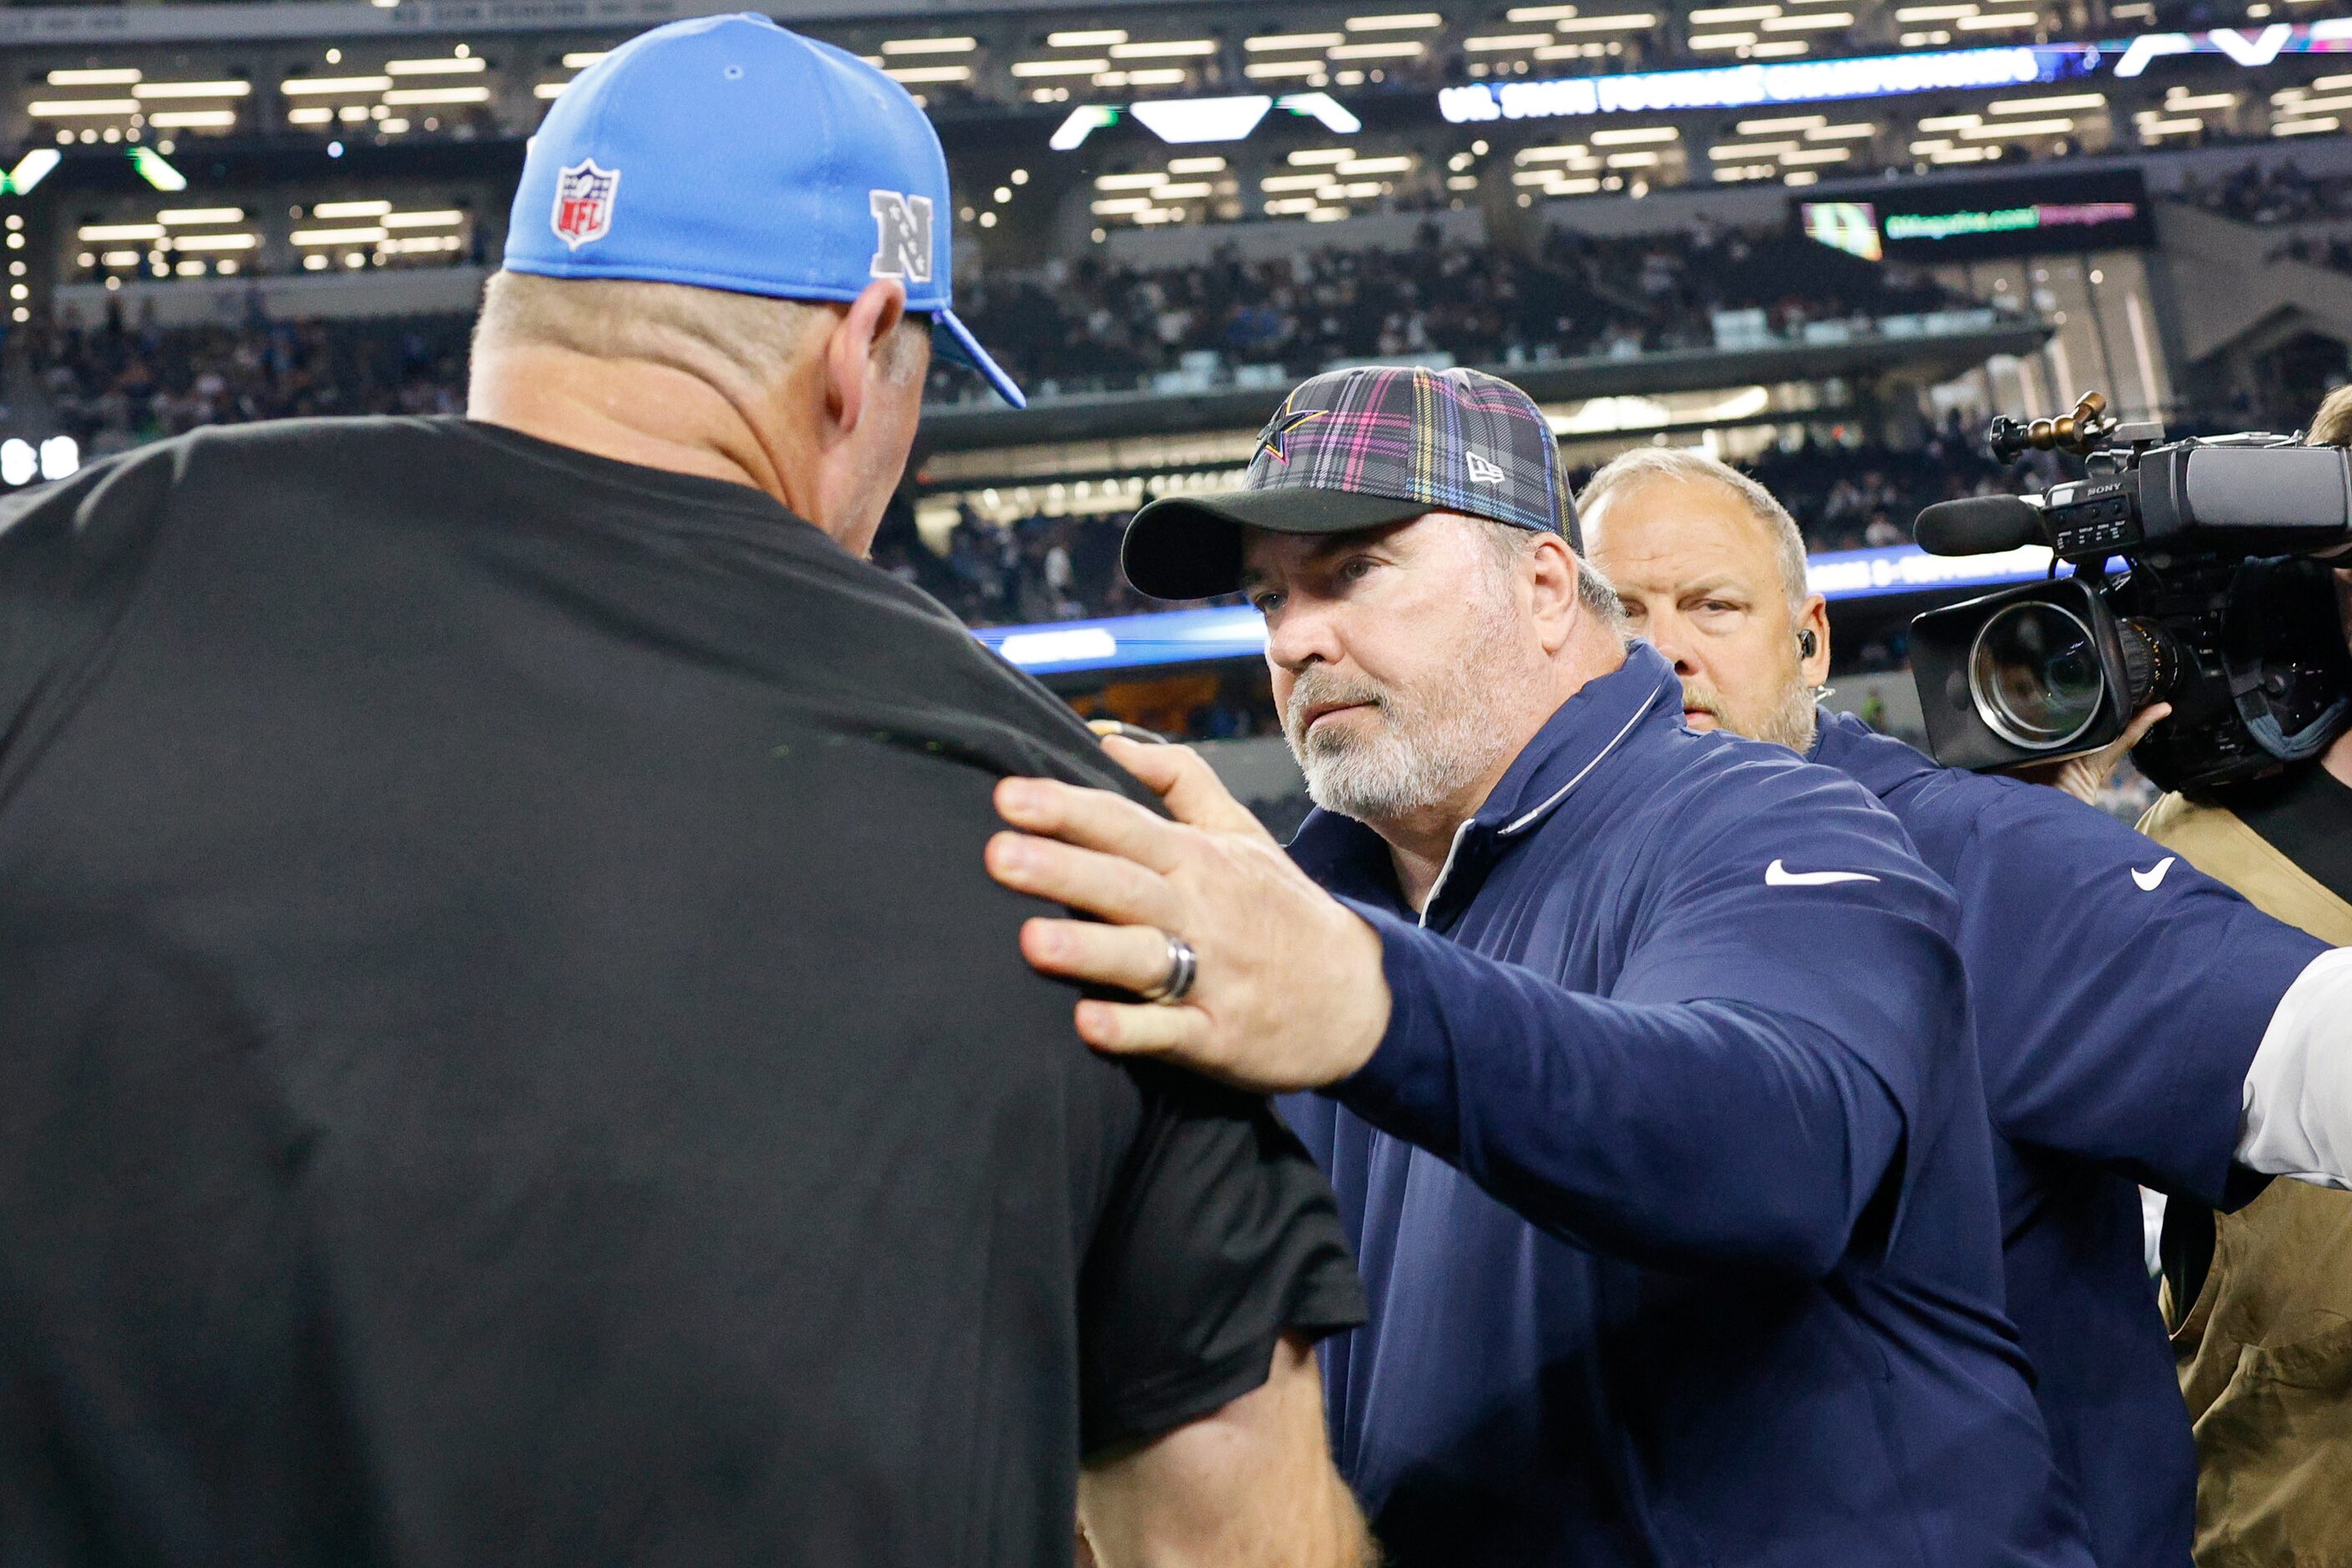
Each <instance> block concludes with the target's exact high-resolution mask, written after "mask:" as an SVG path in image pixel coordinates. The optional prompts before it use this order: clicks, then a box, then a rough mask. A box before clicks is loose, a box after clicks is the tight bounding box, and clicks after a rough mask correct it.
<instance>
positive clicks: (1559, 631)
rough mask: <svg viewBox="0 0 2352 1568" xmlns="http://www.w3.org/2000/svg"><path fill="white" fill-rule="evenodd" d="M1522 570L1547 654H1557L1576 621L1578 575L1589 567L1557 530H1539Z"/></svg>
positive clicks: (1578, 601)
mask: <svg viewBox="0 0 2352 1568" xmlns="http://www.w3.org/2000/svg"><path fill="white" fill-rule="evenodd" d="M1520 570H1521V571H1522V572H1525V573H1528V574H1530V575H1529V577H1528V590H1529V592H1530V595H1532V605H1531V606H1530V607H1531V608H1533V610H1534V611H1535V617H1536V636H1537V637H1538V638H1540V639H1541V640H1542V642H1543V650H1544V652H1546V653H1548V654H1552V653H1558V652H1559V650H1560V649H1561V648H1562V647H1565V646H1566V645H1567V642H1568V635H1569V631H1570V628H1571V627H1572V626H1574V625H1575V624H1576V615H1577V610H1578V608H1579V607H1580V600H1579V599H1578V597H1577V592H1576V577H1577V574H1578V573H1580V572H1583V571H1585V570H1587V568H1586V566H1585V564H1584V563H1583V562H1581V561H1580V560H1578V559H1577V558H1576V555H1575V553H1574V552H1571V551H1570V549H1569V547H1568V542H1567V541H1566V540H1564V539H1562V538H1560V536H1559V535H1558V534H1556V533H1539V534H1538V535H1537V536H1536V542H1535V546H1534V548H1532V549H1530V550H1529V551H1528V552H1527V554H1526V556H1525V557H1523V558H1522V563H1521V565H1520Z"/></svg>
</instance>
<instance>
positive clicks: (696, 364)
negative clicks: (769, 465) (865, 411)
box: [474, 271, 929, 386]
mask: <svg viewBox="0 0 2352 1568" xmlns="http://www.w3.org/2000/svg"><path fill="white" fill-rule="evenodd" d="M832 317H833V311H832V310H831V309H830V308H829V307H828V306H826V305H824V304H823V303H821V302H817V301H814V300H776V299H771V298H769V297H767V296H766V295H763V294H738V293H733V292H730V291H728V290H725V289H696V288H691V287H688V285H685V284H682V283H646V282H639V281H637V280H635V279H624V278H541V277H540V276H538V275H537V274H534V273H526V272H505V271H501V272H499V273H496V274H494V275H493V276H492V277H491V279H490V281H489V285H488V289H486V291H485V292H484V294H483V297H482V313H481V315H480V317H479V318H478V320H477V321H475V323H474V347H475V350H476V352H477V353H479V352H480V351H481V350H483V349H486V348H503V347H508V346H520V345H537V346H541V347H547V348H560V349H569V350H571V351H572V352H573V353H582V354H588V355H592V356H593V357H595V358H597V359H634V360H646V361H649V362H651V363H656V364H662V365H667V366H669V367H670V368H671V369H673V370H679V371H684V372H685V373H686V374H689V375H693V376H696V377H698V378H700V379H702V380H706V381H712V382H719V383H724V382H730V381H744V382H748V383H750V384H751V385H754V386H765V385H769V384H772V383H774V382H775V381H777V380H778V379H780V378H781V377H782V376H783V374H785V373H786V372H787V371H789V370H790V369H791V368H792V366H793V363H795V362H796V361H797V360H798V359H799V358H800V356H801V355H802V354H803V353H806V352H807V350H808V345H809V342H810V340H811V338H812V336H813V335H814V333H815V332H816V331H818V330H819V329H820V328H821V327H822V326H823V325H824V323H825V322H826V321H830V320H831V319H832ZM928 331H929V321H928V319H926V318H922V317H918V316H913V315H909V316H908V318H907V319H906V321H905V322H904V323H903V324H902V326H901V327H900V329H899V331H898V334H897V336H896V337H895V338H894V340H893V342H891V345H890V348H889V350H888V353H889V355H890V360H889V368H890V371H891V373H892V374H894V375H903V374H907V373H908V372H910V371H911V370H912V369H913V367H914V366H916V365H918V364H919V363H921V360H920V358H919V356H917V355H915V354H914V353H912V352H911V346H912V343H913V341H914V339H915V338H916V337H917V336H919V335H921V334H923V333H926V332H928Z"/></svg>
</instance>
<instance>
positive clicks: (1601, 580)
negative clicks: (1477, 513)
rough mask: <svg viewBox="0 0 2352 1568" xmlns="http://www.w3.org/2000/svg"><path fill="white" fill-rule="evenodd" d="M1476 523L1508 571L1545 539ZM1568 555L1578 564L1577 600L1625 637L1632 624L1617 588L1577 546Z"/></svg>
mask: <svg viewBox="0 0 2352 1568" xmlns="http://www.w3.org/2000/svg"><path fill="white" fill-rule="evenodd" d="M1473 521H1477V522H1478V523H1479V524H1480V525H1481V527H1482V530H1483V531H1484V532H1485V534H1486V544H1487V547H1488V548H1489V549H1491V550H1492V551H1493V552H1495V563H1496V566H1498V567H1501V568H1504V569H1508V568H1510V567H1513V566H1516V565H1517V564H1518V563H1519V562H1520V560H1521V559H1523V558H1524V557H1525V556H1526V555H1527V553H1528V552H1529V551H1531V550H1533V549H1534V548H1535V547H1536V546H1537V544H1538V543H1539V542H1541V541H1542V539H1543V537H1544V536H1543V534H1542V533H1539V532H1538V531H1536V530H1534V529H1532V528H1519V527H1517V526H1515V525H1513V524H1511V523H1507V522H1488V521H1486V520H1485V519H1483V518H1480V519H1474V520H1473ZM1561 542H1562V543H1566V542H1567V541H1566V540H1562V541H1561ZM1568 553H1569V555H1570V558H1572V559H1573V560H1574V561H1575V562H1576V596H1577V599H1578V600H1579V602H1580V603H1581V604H1582V605H1584V607H1585V608H1586V609H1587V610H1589V611H1591V613H1592V615H1593V616H1595V617H1596V618H1598V619H1599V620H1600V622H1601V625H1602V626H1609V627H1612V629H1614V630H1615V631H1617V632H1618V633H1620V634H1621V635H1622V634H1625V633H1626V632H1627V630H1628V627H1629V626H1630V623H1629V622H1628V621H1627V620H1626V618H1625V602H1624V601H1623V600H1622V599H1620V598H1619V597H1618V596H1617V590H1616V588H1615V586H1614V585H1612V584H1611V583H1610V581H1609V579H1608V577H1607V576H1605V575H1604V574H1602V573H1601V568H1600V567H1598V566H1595V565H1594V564H1593V563H1591V561H1589V560H1587V559H1586V558H1585V557H1584V556H1583V555H1581V554H1580V553H1579V552H1577V549H1576V547H1575V546H1574V545H1572V544H1571V545H1569V550H1568Z"/></svg>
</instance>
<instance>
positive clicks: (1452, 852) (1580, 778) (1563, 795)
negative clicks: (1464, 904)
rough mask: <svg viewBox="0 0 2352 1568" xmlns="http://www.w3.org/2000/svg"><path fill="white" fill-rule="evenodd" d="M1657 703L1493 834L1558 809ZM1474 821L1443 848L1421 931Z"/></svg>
mask: <svg viewBox="0 0 2352 1568" xmlns="http://www.w3.org/2000/svg"><path fill="white" fill-rule="evenodd" d="M1657 700H1658V694H1657V692H1655V691H1653V692H1651V693H1650V696H1649V700H1648V701H1645V702H1643V704H1642V706H1641V707H1639V708H1637V709H1635V710H1633V717H1632V718H1631V719H1628V720H1626V721H1625V727H1624V728H1623V729H1622V730H1620V731H1617V732H1616V733H1615V734H1614V735H1612V736H1610V737H1609V743H1608V744H1607V745H1605V746H1603V747H1601V750H1600V751H1598V752H1595V753H1593V757H1592V760H1591V762H1589V763H1585V764H1584V765H1583V766H1582V767H1580V768H1579V769H1577V770H1576V776H1575V777H1574V778H1572V779H1570V780H1569V781H1568V782H1567V783H1566V784H1562V785H1560V786H1559V789H1558V790H1557V791H1556V792H1554V794H1553V795H1552V797H1551V798H1550V799H1549V800H1548V801H1545V802H1544V803H1543V804H1542V805H1539V806H1537V807H1536V808H1535V809H1534V810H1533V811H1530V812H1528V813H1526V814H1525V815H1524V816H1520V817H1519V819H1518V820H1517V821H1516V822H1512V823H1509V824H1507V825H1506V826H1503V827H1500V828H1498V829H1496V832H1497V833H1498V834H1501V835H1503V836H1505V837H1508V836H1509V835H1511V834H1514V833H1517V832H1518V831H1519V830H1520V829H1521V828H1523V827H1526V826H1528V824H1530V823H1532V822H1534V821H1535V819H1536V818H1538V817H1539V816H1542V815H1543V814H1544V813H1545V812H1547V811H1549V810H1550V809H1551V808H1552V807H1553V806H1556V805H1559V803H1560V802H1561V801H1564V800H1566V799H1567V798H1568V792H1569V791H1570V790H1572V789H1574V788H1575V787H1576V786H1577V785H1578V784H1582V783H1583V782H1584V775H1585V774H1587V773H1591V771H1592V770H1593V769H1595V768H1597V767H1599V766H1600V765H1601V758H1603V757H1605V756H1607V755H1608V754H1609V753H1610V752H1613V751H1615V750H1616V749H1617V743H1618V742H1621V741H1622V740H1623V739H1624V738H1625V737H1626V736H1628V735H1630V734H1632V733H1633V726H1634V725H1636V724H1638V723H1640V722H1641V721H1642V716H1643V714H1645V713H1647V712H1648V711H1649V710H1650V708H1651V705H1652V704H1653V703H1654V702H1656V701H1657ZM1476 821H1477V817H1476V816H1475V815H1473V816H1465V817H1464V818H1463V819H1462V822H1461V825H1460V826H1457V827H1455V828H1454V842H1453V843H1452V844H1450V845H1448V846H1447V847H1446V850H1445V863H1444V865H1442V866H1440V867H1438V868H1437V880H1435V881H1433V882H1432V883H1431V884H1430V885H1429V897H1428V898H1426V899H1424V900H1422V905H1421V921H1420V923H1421V925H1422V926H1423V929H1426V928H1427V927H1428V925H1429V911H1430V910H1433V909H1435V908H1436V907H1437V896H1438V895H1439V894H1440V893H1442V892H1444V890H1445V879H1446V878H1447V877H1448V876H1450V875H1452V873H1453V870H1454V857H1455V856H1456V855H1459V854H1460V853H1462V841H1463V840H1464V839H1465V838H1467V837H1469V836H1470V829H1471V827H1472V826H1473V825H1474V824H1475V822H1476Z"/></svg>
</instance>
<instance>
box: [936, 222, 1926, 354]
mask: <svg viewBox="0 0 2352 1568" xmlns="http://www.w3.org/2000/svg"><path fill="white" fill-rule="evenodd" d="M1966 303H1971V301H1962V300H1957V299H1955V298H1954V297H1953V296H1952V295H1950V294H1949V293H1948V292H1946V291H1945V290H1943V289H1940V288H1938V287H1937V286H1936V285H1935V284H1933V283H1932V282H1930V281H1928V280H1927V279H1926V278H1925V277H1924V276H1918V275H1914V274H1910V273H1907V272H1906V270H1905V269H1903V268H1895V267H1882V266H1878V265H1875V264H1873V263H1871V262H1868V261H1865V260H1863V259H1861V258H1857V257H1851V256H1847V255H1845V254H1843V252H1840V251H1835V250H1832V249H1830V248H1828V247H1824V246H1822V245H1819V244H1817V243H1815V242H1813V241H1812V240H1810V239H1808V238H1806V237H1804V236H1802V235H1801V234H1799V233H1797V232H1795V231H1793V230H1784V231H1777V232H1776V231H1757V232H1751V231H1743V230H1738V229H1730V228H1724V227H1720V226H1717V225H1714V224H1711V223H1708V222H1706V221H1705V220H1704V219H1702V220H1701V221H1700V222H1699V223H1698V224H1696V225H1695V226H1693V227H1692V228H1691V229H1690V230H1688V231H1685V232H1681V233H1677V234H1674V235H1670V236H1641V237H1602V236H1594V235H1585V234H1577V233H1574V232H1571V231H1569V230H1566V229H1561V228H1553V229H1551V230H1549V232H1547V233H1546V234H1545V235H1544V236H1543V237H1541V238H1540V239H1539V240H1538V241H1537V242H1535V243H1534V244H1532V245H1530V246H1529V247H1528V248H1527V249H1525V250H1524V251H1521V250H1515V249H1513V248H1512V247H1509V246H1507V245H1502V244H1482V245H1476V246H1472V245H1465V244H1462V243H1460V242H1458V241H1454V240H1450V239H1447V238H1446V237H1444V236H1443V235H1442V234H1441V233H1440V231H1439V230H1438V228H1437V226H1434V225H1430V226H1424V227H1423V230H1422V231H1421V233H1420V235H1419V237H1417V238H1416V240H1415V242H1414V243H1413V244H1412V245H1411V246H1409V247H1405V248H1403V249H1400V250H1380V249H1367V248H1360V247H1358V248H1349V247H1338V246H1327V247H1320V248H1318V249H1315V250H1311V251H1306V252H1302V253H1300V254H1297V255H1294V256H1290V257H1285V258H1275V259H1271V260H1249V259H1245V258H1243V257H1241V256H1239V255H1238V254H1236V253H1234V252H1233V251H1231V250H1227V251H1224V252H1221V253H1220V254H1219V255H1217V256H1216V257H1214V258H1212V259H1210V260H1208V261H1206V262H1202V263H1197V264H1192V265H1184V266H1177V267H1167V268H1129V267H1124V266H1120V265H1118V264H1115V263H1106V262H1103V261H1100V260H1097V259H1095V258H1085V259H1082V260H1079V261H1077V262H1076V263H1072V262H1069V261H1066V260H1065V259H1062V258H1055V259H1054V260H1052V261H1049V262H1047V263H1046V264H1045V266H1044V267H1042V268H1037V269H1035V270H1034V271H1031V272H1027V273H1023V274H1018V275H1004V276H998V277H990V278H983V279H981V280H980V281H979V283H978V285H977V286H976V287H974V288H972V289H970V290H969V292H968V295H967V298H966V299H965V300H963V301H961V302H960V307H959V308H960V311H961V314H962V315H963V316H964V318H965V319H966V320H967V321H970V322H971V325H972V328H973V330H974V331H977V332H979V333H980V334H981V336H982V339H983V340H984V341H986V342H992V343H995V344H999V345H1001V356H1000V357H1002V358H1003V359H1004V360H1005V361H1006V362H1007V363H1008V364H1009V366H1011V367H1013V368H1014V369H1015V371H1016V373H1017V374H1019V375H1020V376H1021V378H1022V379H1023V380H1024V384H1027V385H1028V386H1029V387H1030V388H1031V389H1032V390H1033V392H1034V393H1035V394H1037V395H1043V396H1048V397H1050V396H1054V395H1057V394H1058V395H1069V394H1072V393H1078V392H1093V391H1107V390H1111V389H1115V388H1122V387H1128V386H1132V385H1135V384H1138V383H1139V382H1142V381H1145V380H1147V379H1148V378H1149V377H1150V376H1152V375H1155V374H1161V373H1166V372H1170V371H1178V370H1188V369H1194V368H1199V369H1202V370H1205V371H1208V372H1209V373H1211V374H1213V375H1215V376H1216V377H1218V378H1219V379H1223V378H1224V377H1226V376H1228V375H1229V374H1230V373H1231V370H1232V368H1233V367H1234V366H1237V365H1250V366H1279V367H1280V368H1281V370H1282V371H1283V372H1284V373H1285V374H1292V375H1298V374H1311V373H1313V372H1314V371H1316V370H1319V369H1321V368H1322V367H1323V366H1325V365H1326V364H1328V363H1332V362H1334V361H1339V360H1357V359H1376V358H1377V359H1397V358H1402V357H1405V356H1413V355H1432V354H1434V355H1444V356H1449V357H1450V358H1451V359H1452V361H1453V362H1454V363H1459V364H1488V365H1511V364H1518V363H1526V362H1528V361H1541V360H1554V359H1576V358H1582V357H1587V356H1596V355H1598V356H1631V355H1636V354H1642V353H1660V352H1664V351H1670V350H1675V349H1691V348H1704V347H1709V346H1712V345H1713V344H1714V342H1715V341H1716V329H1715V323H1714V317H1715V315H1716V313H1717V312H1719V311H1725V310H1763V311H1764V312H1765V314H1766V321H1767V324H1768V327H1769V330H1770V331H1774V332H1776V333H1780V334H1782V335H1792V334H1794V333H1795V332H1796V331H1799V330H1800V329H1801V327H1802V325H1803V324H1804V323H1806V322H1808V321H1831V320H1853V319H1860V320H1864V321H1869V320H1876V319H1881V318H1884V317H1886V316H1891V315H1898V314H1904V313H1912V312H1923V311H1930V310H1941V309H1946V308H1950V307H1953V306H1956V305H1961V304H1966ZM934 395H935V396H940V397H953V396H957V395H977V393H976V392H973V391H971V389H969V388H967V386H966V385H965V384H964V383H963V382H962V381H960V380H955V379H950V378H948V377H946V376H945V374H944V373H943V377H942V379H941V381H940V383H939V384H938V385H937V386H935V388H934Z"/></svg>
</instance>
